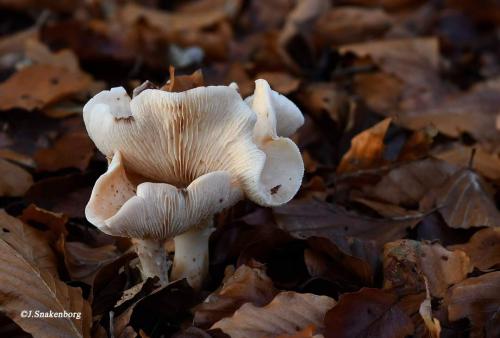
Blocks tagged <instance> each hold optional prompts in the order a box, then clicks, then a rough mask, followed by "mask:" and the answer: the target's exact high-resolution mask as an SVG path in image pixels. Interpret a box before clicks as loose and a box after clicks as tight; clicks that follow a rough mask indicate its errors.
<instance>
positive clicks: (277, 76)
mask: <svg viewBox="0 0 500 338" xmlns="http://www.w3.org/2000/svg"><path fill="white" fill-rule="evenodd" d="M255 78H256V79H264V80H266V81H267V82H269V85H270V86H271V88H272V89H273V90H275V91H277V92H279V93H280V94H283V95H287V94H290V93H293V92H294V91H296V90H297V89H298V88H299V85H300V80H299V79H298V78H296V77H295V76H292V75H290V74H289V73H285V72H263V73H259V74H257V75H256V76H255Z"/></svg>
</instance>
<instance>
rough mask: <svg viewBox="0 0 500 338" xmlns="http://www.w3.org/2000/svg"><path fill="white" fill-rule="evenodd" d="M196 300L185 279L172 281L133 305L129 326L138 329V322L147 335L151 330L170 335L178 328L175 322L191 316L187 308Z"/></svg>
mask: <svg viewBox="0 0 500 338" xmlns="http://www.w3.org/2000/svg"><path fill="white" fill-rule="evenodd" d="M197 300H198V299H197V297H196V294H195V292H194V290H193V289H192V288H191V287H190V286H189V284H188V283H187V281H186V279H182V280H179V281H175V282H172V283H170V284H168V285H166V286H165V287H163V288H161V289H158V290H155V291H154V292H153V293H151V294H150V295H148V296H146V297H144V298H142V299H140V300H139V301H138V302H137V303H136V304H135V305H134V308H133V312H132V315H131V316H130V326H132V327H133V328H134V329H135V330H136V331H139V323H140V329H141V330H143V331H144V332H145V333H146V334H147V335H149V336H151V335H152V334H151V333H152V332H153V330H154V332H162V333H163V334H164V335H165V336H170V335H171V334H173V333H174V332H176V331H178V330H179V327H177V324H175V323H178V322H180V321H181V320H182V319H185V320H187V319H188V318H190V317H191V314H190V312H189V309H190V308H192V307H193V306H194V305H195V304H196V303H197ZM191 318H192V317H191ZM189 320H190V319H189Z"/></svg>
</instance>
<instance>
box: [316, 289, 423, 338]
mask: <svg viewBox="0 0 500 338" xmlns="http://www.w3.org/2000/svg"><path fill="white" fill-rule="evenodd" d="M397 301H398V297H397V296H396V295H395V294H394V293H393V292H390V291H387V290H381V289H368V288H363V289H361V290H360V291H358V292H353V293H345V294H343V295H342V296H340V299H339V302H338V304H337V305H336V306H335V307H333V309H331V310H330V311H328V312H327V314H326V316H325V325H326V334H325V337H326V338H351V337H385V338H403V337H405V336H408V335H411V334H413V332H414V328H413V323H412V321H411V319H410V317H408V315H406V314H405V313H404V312H403V310H402V309H401V308H400V307H399V306H398V304H397Z"/></svg>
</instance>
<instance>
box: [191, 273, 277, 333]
mask: <svg viewBox="0 0 500 338" xmlns="http://www.w3.org/2000/svg"><path fill="white" fill-rule="evenodd" d="M277 292H278V291H277V290H276V289H275V288H274V286H273V282H272V280H271V279H270V278H269V277H268V276H267V275H266V273H265V271H264V270H263V269H262V268H256V267H253V268H252V267H249V266H246V265H241V266H239V267H238V269H236V271H234V272H233V273H232V274H230V275H226V277H225V278H224V281H223V283H222V286H221V287H219V288H218V289H217V290H215V291H214V292H213V293H211V294H210V295H209V296H208V297H207V299H205V301H204V302H203V303H201V304H200V305H198V306H196V307H195V308H194V320H193V321H194V324H195V325H196V326H198V327H202V328H208V327H210V326H212V325H213V324H214V323H215V322H217V321H219V320H221V319H222V318H224V317H229V316H230V315H232V313H233V312H234V311H235V310H237V309H238V308H239V307H240V306H241V305H243V304H245V303H251V304H253V305H255V306H264V305H266V304H267V303H269V302H270V301H271V300H272V299H273V298H274V296H275V295H276V293H277Z"/></svg>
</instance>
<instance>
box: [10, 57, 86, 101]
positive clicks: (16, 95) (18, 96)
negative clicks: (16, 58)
mask: <svg viewBox="0 0 500 338" xmlns="http://www.w3.org/2000/svg"><path fill="white" fill-rule="evenodd" d="M91 83H92V79H91V77H90V76H89V75H87V74H85V73H82V72H74V71H73V72H72V71H68V70H67V69H65V68H62V67H58V66H52V65H42V64H37V65H32V66H29V67H26V68H23V69H22V70H20V71H19V72H17V73H15V74H14V75H12V76H11V77H10V78H8V79H7V81H5V82H3V83H1V84H0V96H1V97H2V101H0V110H9V109H13V108H22V109H26V110H33V109H40V108H43V107H45V106H47V105H49V104H51V103H54V102H56V101H59V100H61V99H64V98H66V97H69V96H71V95H74V94H77V93H80V92H82V91H85V90H86V89H87V88H88V87H89V86H90V84H91Z"/></svg>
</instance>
